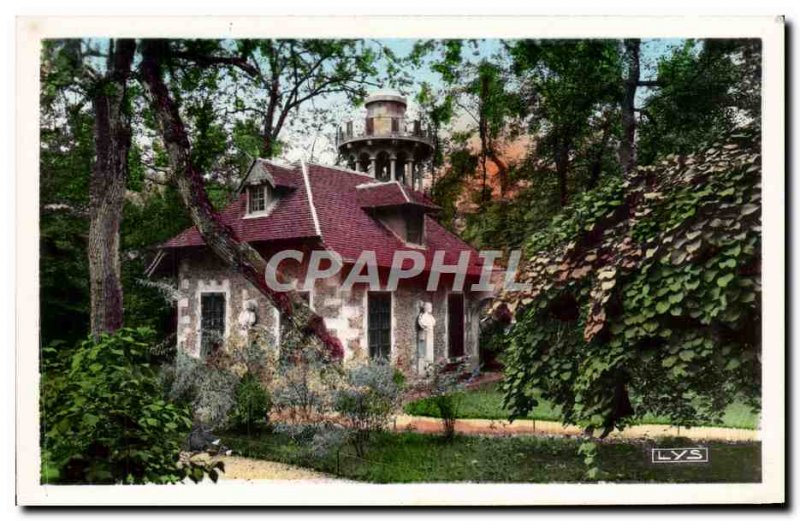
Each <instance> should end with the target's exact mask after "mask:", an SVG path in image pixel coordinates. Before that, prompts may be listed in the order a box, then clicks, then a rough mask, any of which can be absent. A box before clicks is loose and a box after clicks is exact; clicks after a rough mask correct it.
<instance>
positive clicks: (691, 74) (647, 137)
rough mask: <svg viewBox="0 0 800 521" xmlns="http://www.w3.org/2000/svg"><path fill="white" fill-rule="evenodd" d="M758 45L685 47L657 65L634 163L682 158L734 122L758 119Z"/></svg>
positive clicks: (710, 43)
mask: <svg viewBox="0 0 800 521" xmlns="http://www.w3.org/2000/svg"><path fill="white" fill-rule="evenodd" d="M760 60H761V49H760V41H759V40H721V41H715V40H704V41H694V40H689V41H687V42H686V43H685V44H684V45H683V46H682V47H679V48H677V49H675V51H674V52H673V53H672V54H671V55H670V56H668V57H665V58H663V59H661V60H660V61H659V63H658V66H657V68H658V71H657V73H658V82H659V85H660V87H659V88H658V89H657V90H656V91H655V92H654V93H652V94H651V95H650V96H649V97H648V98H647V99H646V101H645V103H644V110H643V111H642V114H643V115H644V118H643V120H642V122H641V124H640V129H639V135H640V140H639V145H638V148H639V161H640V162H641V163H643V164H650V163H652V162H653V161H655V160H656V158H657V157H658V156H660V155H665V154H670V153H673V154H686V153H689V152H691V151H692V150H694V149H696V148H697V146H698V144H701V143H708V144H710V143H712V142H713V141H714V140H716V139H719V138H720V137H721V136H722V135H724V134H725V133H726V132H729V131H730V130H731V129H732V128H733V127H734V126H735V125H736V122H737V121H741V120H742V119H744V120H758V118H759V116H760V90H761V85H760V83H761V77H760Z"/></svg>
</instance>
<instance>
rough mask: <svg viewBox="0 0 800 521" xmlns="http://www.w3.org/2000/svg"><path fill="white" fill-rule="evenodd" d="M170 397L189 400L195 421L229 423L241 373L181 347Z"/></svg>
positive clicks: (219, 425)
mask: <svg viewBox="0 0 800 521" xmlns="http://www.w3.org/2000/svg"><path fill="white" fill-rule="evenodd" d="M174 373H175V375H174V378H173V381H172V387H171V389H170V390H169V394H168V396H169V398H170V399H171V400H173V401H178V402H181V403H185V404H187V405H188V406H189V407H190V408H191V410H192V411H193V416H194V419H195V420H196V421H199V422H201V423H203V424H204V425H206V426H208V427H211V428H221V427H224V426H226V425H227V423H228V419H229V418H228V415H229V413H230V411H231V410H232V409H233V408H234V406H235V405H236V389H237V385H238V384H239V377H238V376H237V375H236V374H234V373H233V372H231V371H228V370H226V369H224V368H223V367H221V364H219V363H214V361H208V360H200V359H197V358H194V357H192V356H190V355H188V354H186V353H185V352H183V351H181V350H179V351H178V353H177V355H176V357H175V369H174Z"/></svg>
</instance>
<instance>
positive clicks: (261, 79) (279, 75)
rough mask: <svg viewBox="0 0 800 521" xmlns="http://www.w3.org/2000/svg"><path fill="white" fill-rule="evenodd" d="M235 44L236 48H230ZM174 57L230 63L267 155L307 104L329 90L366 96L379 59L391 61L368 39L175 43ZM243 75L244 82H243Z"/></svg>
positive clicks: (237, 106)
mask: <svg viewBox="0 0 800 521" xmlns="http://www.w3.org/2000/svg"><path fill="white" fill-rule="evenodd" d="M231 47H232V48H231ZM173 55H174V57H175V58H178V59H184V60H188V61H192V62H194V63H196V64H197V65H201V66H212V67H225V70H226V71H227V74H228V75H229V77H230V79H231V80H232V82H234V84H236V86H237V89H236V92H235V93H234V99H233V104H234V110H235V111H237V112H240V113H246V114H250V115H251V116H252V117H253V120H254V121H255V122H257V123H258V125H259V127H260V137H261V147H260V154H261V156H262V157H267V158H269V157H273V156H275V155H277V154H278V153H279V152H280V141H279V138H280V134H281V131H282V130H283V129H284V127H285V126H286V124H287V121H288V119H289V118H290V116H292V115H297V114H298V112H299V109H300V108H301V107H302V106H303V105H304V104H306V103H308V102H310V101H312V100H314V99H318V98H322V97H325V96H328V95H330V94H339V93H343V94H345V95H346V96H347V97H348V99H350V100H351V101H357V100H360V99H362V98H363V97H364V96H365V95H366V88H367V87H368V86H373V87H378V86H380V82H379V81H377V80H375V79H374V78H375V77H376V76H377V75H378V69H377V67H376V61H377V59H378V58H379V57H383V58H385V59H386V60H389V61H392V60H393V55H392V54H391V53H390V52H388V51H387V50H386V49H385V48H383V47H382V46H377V45H370V43H368V42H366V41H364V40H339V39H337V40H324V39H305V40H294V39H286V40H236V41H235V42H233V44H230V43H229V42H222V43H221V42H213V41H208V40H184V41H181V42H176V48H175V50H174V52H173ZM241 80H244V81H241Z"/></svg>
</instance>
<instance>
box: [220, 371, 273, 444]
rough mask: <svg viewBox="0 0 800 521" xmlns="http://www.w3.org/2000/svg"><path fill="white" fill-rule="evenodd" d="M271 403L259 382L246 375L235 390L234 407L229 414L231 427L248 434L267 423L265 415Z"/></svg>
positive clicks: (249, 374) (248, 374) (250, 374)
mask: <svg viewBox="0 0 800 521" xmlns="http://www.w3.org/2000/svg"><path fill="white" fill-rule="evenodd" d="M271 406H272V403H271V402H270V398H269V394H267V391H266V390H264V387H263V386H262V385H261V382H259V381H258V379H257V378H256V377H255V376H253V374H252V373H247V374H245V375H244V377H242V379H241V380H240V381H239V385H238V387H237V388H236V405H235V406H234V407H233V411H232V414H231V419H230V423H231V427H232V428H233V429H234V430H238V431H240V432H247V433H248V434H250V432H252V431H254V430H256V429H258V428H259V427H262V426H264V425H265V424H266V423H267V413H268V412H269V409H270V407H271Z"/></svg>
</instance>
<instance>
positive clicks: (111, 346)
mask: <svg viewBox="0 0 800 521" xmlns="http://www.w3.org/2000/svg"><path fill="white" fill-rule="evenodd" d="M152 336H153V335H152V332H151V331H149V330H147V329H122V330H120V331H118V332H117V333H116V334H114V335H103V336H102V337H101V338H100V340H99V341H98V342H97V343H95V342H94V341H93V340H86V341H84V342H83V343H82V344H81V345H80V346H78V348H77V349H76V350H75V352H74V354H73V355H72V357H71V360H70V363H69V365H68V367H65V368H64V373H63V374H59V372H58V369H59V368H57V367H56V368H53V367H52V366H51V367H50V368H49V369H51V371H50V373H49V374H47V376H46V378H45V379H44V380H45V381H46V382H47V383H44V384H43V387H42V402H41V418H42V435H43V441H42V454H43V457H42V479H43V481H45V482H54V481H55V482H60V483H172V482H177V481H180V480H181V479H182V478H183V477H184V475H183V473H182V471H181V469H180V468H179V467H178V466H177V464H178V458H179V453H180V451H181V445H182V443H183V441H184V440H185V439H186V435H187V434H188V432H189V428H190V427H191V419H190V417H189V414H188V411H187V410H186V409H185V408H182V407H179V406H176V405H173V404H171V403H168V402H166V401H165V400H164V399H163V390H162V389H161V387H160V385H159V380H158V378H157V374H156V371H155V369H154V368H153V366H152V364H151V363H150V360H149V356H148V355H149V349H148V348H149V345H150V342H151V341H152ZM53 369H55V371H53ZM54 373H55V374H54ZM51 377H52V378H53V379H52V380H51V379H50V378H51Z"/></svg>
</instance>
